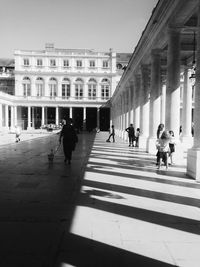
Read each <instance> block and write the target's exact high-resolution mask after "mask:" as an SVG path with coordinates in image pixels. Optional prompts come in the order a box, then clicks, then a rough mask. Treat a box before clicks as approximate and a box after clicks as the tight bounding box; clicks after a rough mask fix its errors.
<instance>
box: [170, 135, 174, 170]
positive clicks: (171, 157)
mask: <svg viewBox="0 0 200 267" xmlns="http://www.w3.org/2000/svg"><path fill="white" fill-rule="evenodd" d="M169 134H170V141H169V157H170V162H171V165H172V164H174V162H173V154H174V152H175V138H174V132H173V131H169Z"/></svg>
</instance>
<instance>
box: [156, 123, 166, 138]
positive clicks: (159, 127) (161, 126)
mask: <svg viewBox="0 0 200 267" xmlns="http://www.w3.org/2000/svg"><path fill="white" fill-rule="evenodd" d="M164 128H165V125H164V124H163V123H160V124H159V125H158V129H157V133H156V136H157V139H159V138H160V137H161V135H162V133H163V132H164Z"/></svg>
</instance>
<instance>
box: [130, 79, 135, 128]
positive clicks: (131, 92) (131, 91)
mask: <svg viewBox="0 0 200 267" xmlns="http://www.w3.org/2000/svg"><path fill="white" fill-rule="evenodd" d="M133 120H134V83H133V82H130V123H132V124H134V121H133Z"/></svg>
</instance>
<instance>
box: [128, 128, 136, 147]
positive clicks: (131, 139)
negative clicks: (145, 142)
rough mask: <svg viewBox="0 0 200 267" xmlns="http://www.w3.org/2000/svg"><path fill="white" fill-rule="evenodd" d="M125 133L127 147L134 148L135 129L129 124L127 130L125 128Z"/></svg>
mask: <svg viewBox="0 0 200 267" xmlns="http://www.w3.org/2000/svg"><path fill="white" fill-rule="evenodd" d="M126 132H127V133H128V139H129V146H133V147H134V141H135V129H134V127H133V124H130V126H129V127H128V128H126Z"/></svg>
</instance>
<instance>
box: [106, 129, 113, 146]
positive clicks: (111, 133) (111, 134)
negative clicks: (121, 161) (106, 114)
mask: <svg viewBox="0 0 200 267" xmlns="http://www.w3.org/2000/svg"><path fill="white" fill-rule="evenodd" d="M111 137H112V139H113V143H114V142H115V126H114V125H112V126H111V131H110V135H109V137H108V139H107V140H106V142H110V138H111Z"/></svg>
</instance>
